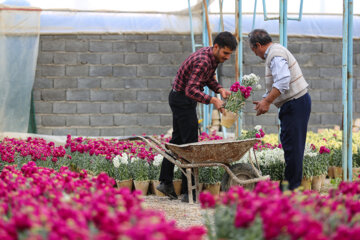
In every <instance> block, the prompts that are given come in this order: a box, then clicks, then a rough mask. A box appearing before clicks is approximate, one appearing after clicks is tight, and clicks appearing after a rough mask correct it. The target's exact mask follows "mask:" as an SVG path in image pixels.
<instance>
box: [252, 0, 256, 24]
mask: <svg viewBox="0 0 360 240" xmlns="http://www.w3.org/2000/svg"><path fill="white" fill-rule="evenodd" d="M256 6H257V0H255V4H254V15H253V22H252V27H251V30H253V29H254V28H255V20H256Z"/></svg>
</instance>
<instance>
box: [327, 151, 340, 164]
mask: <svg viewBox="0 0 360 240" xmlns="http://www.w3.org/2000/svg"><path fill="white" fill-rule="evenodd" d="M329 165H330V166H335V167H341V166H342V149H341V148H335V149H331V151H330V160H329Z"/></svg>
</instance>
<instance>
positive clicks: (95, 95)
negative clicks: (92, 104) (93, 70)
mask: <svg viewBox="0 0 360 240" xmlns="http://www.w3.org/2000/svg"><path fill="white" fill-rule="evenodd" d="M113 99H114V93H113V91H109V90H93V89H92V90H91V91H90V100H91V101H113Z"/></svg>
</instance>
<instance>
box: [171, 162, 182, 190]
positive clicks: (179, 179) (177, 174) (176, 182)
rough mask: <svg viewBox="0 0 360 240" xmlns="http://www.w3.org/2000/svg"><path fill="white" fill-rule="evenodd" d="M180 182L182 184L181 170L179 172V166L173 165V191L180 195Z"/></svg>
mask: <svg viewBox="0 0 360 240" xmlns="http://www.w3.org/2000/svg"><path fill="white" fill-rule="evenodd" d="M181 184H182V172H181V170H180V168H178V167H177V166H176V165H175V167H174V180H173V185H174V190H175V193H176V195H178V196H180V195H181Z"/></svg>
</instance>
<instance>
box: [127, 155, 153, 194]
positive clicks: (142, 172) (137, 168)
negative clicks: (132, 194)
mask: <svg viewBox="0 0 360 240" xmlns="http://www.w3.org/2000/svg"><path fill="white" fill-rule="evenodd" d="M130 164H131V172H132V177H133V178H134V186H135V189H136V190H140V191H141V193H142V195H146V194H147V192H148V189H149V184H150V180H149V163H148V162H147V161H146V160H144V159H140V158H137V157H134V158H132V159H131V163H130Z"/></svg>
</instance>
